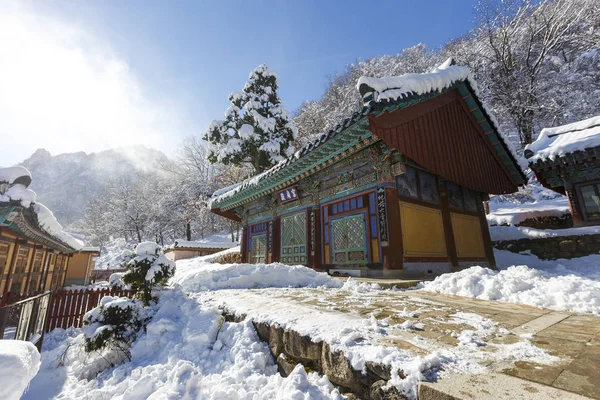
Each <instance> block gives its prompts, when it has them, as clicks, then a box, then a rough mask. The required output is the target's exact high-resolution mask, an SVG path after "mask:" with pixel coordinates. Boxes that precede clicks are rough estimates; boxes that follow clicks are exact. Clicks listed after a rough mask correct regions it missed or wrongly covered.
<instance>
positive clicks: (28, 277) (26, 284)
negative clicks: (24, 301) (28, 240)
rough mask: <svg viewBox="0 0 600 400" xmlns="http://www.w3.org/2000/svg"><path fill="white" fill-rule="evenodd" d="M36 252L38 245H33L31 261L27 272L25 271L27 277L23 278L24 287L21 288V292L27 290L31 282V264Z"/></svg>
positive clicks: (32, 264)
mask: <svg viewBox="0 0 600 400" xmlns="http://www.w3.org/2000/svg"><path fill="white" fill-rule="evenodd" d="M37 252H38V246H37V245H34V246H33V251H32V253H31V261H30V262H29V272H28V273H27V278H26V279H25V287H24V288H23V292H24V293H27V292H29V284H30V283H31V275H33V266H34V264H35V256H36V255H37Z"/></svg>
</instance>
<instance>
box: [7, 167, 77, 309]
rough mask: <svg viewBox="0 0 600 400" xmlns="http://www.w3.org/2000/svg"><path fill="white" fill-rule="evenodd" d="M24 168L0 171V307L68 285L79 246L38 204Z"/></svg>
mask: <svg viewBox="0 0 600 400" xmlns="http://www.w3.org/2000/svg"><path fill="white" fill-rule="evenodd" d="M30 183H31V174H30V173H29V171H28V170H27V169H25V168H23V167H11V168H1V169H0V296H1V300H0V302H1V303H2V304H7V303H8V302H10V298H11V296H12V297H15V296H17V297H18V296H20V295H22V294H26V293H36V292H41V291H45V290H53V289H56V288H59V287H62V286H63V285H64V281H65V277H66V272H67V269H68V266H69V260H70V257H71V255H72V254H73V253H74V252H75V251H76V249H78V248H80V247H81V242H79V241H78V240H77V239H75V238H74V237H72V236H71V235H69V234H67V233H65V232H64V231H63V230H62V227H61V226H60V224H59V223H58V222H57V221H56V219H55V218H54V216H53V214H52V212H51V211H50V210H48V209H47V208H46V207H45V206H44V205H43V204H40V203H36V202H35V193H34V192H33V191H31V190H29V189H28V188H27V187H28V186H29V184H30Z"/></svg>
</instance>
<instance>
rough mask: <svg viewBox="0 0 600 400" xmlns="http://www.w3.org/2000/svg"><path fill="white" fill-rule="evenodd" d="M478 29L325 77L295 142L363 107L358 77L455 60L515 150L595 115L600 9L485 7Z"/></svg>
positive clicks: (566, 0)
mask: <svg viewBox="0 0 600 400" xmlns="http://www.w3.org/2000/svg"><path fill="white" fill-rule="evenodd" d="M474 17H475V18H476V22H477V27H476V28H475V29H473V30H472V31H470V32H467V33H465V34H464V35H463V36H461V37H459V38H456V39H454V40H451V41H450V42H448V43H446V44H445V45H444V46H442V47H441V48H439V49H431V48H428V47H427V46H425V45H423V44H417V45H415V46H413V47H410V48H407V49H403V50H401V51H400V52H399V53H398V54H395V55H382V56H379V57H374V58H372V59H368V60H363V61H360V60H359V61H357V62H355V63H352V64H350V65H348V66H347V68H346V70H345V71H343V72H342V73H339V74H337V75H334V76H332V77H330V80H329V84H328V86H327V88H326V90H325V93H324V94H323V96H322V97H321V98H320V99H318V100H314V101H307V102H305V103H304V104H303V106H302V107H301V108H300V110H298V112H297V113H296V115H295V118H294V121H295V123H296V126H297V127H298V131H299V138H300V139H299V141H300V143H301V144H304V143H306V142H307V141H309V140H310V138H312V137H314V135H316V134H318V133H320V132H323V131H326V130H327V129H329V128H332V127H333V126H335V125H336V124H337V123H338V122H339V121H340V120H343V118H345V117H347V116H349V115H350V114H351V113H352V112H354V111H357V110H359V109H360V107H362V105H363V104H362V100H361V98H360V96H359V94H358V91H357V90H356V82H357V80H358V78H360V77H361V76H373V77H384V76H397V75H402V74H407V73H422V72H427V71H430V70H431V69H433V68H434V67H435V66H437V65H440V64H441V63H443V62H444V61H445V60H446V59H447V58H448V57H453V58H454V60H455V61H456V63H457V64H458V65H466V66H469V67H470V69H471V71H472V73H473V75H474V77H475V80H476V81H477V83H478V86H479V90H480V95H481V96H482V98H483V100H484V101H485V102H486V104H487V105H488V107H489V108H490V110H491V111H492V112H493V113H494V115H495V116H496V118H497V119H498V122H499V123H500V126H501V129H502V130H503V131H504V133H505V134H507V135H508V136H509V137H511V140H512V141H513V142H514V144H516V145H517V146H516V147H517V149H520V148H521V147H522V145H524V144H527V143H530V142H531V141H532V140H534V139H535V135H536V134H537V132H539V131H540V130H541V129H542V128H543V127H548V126H556V125H562V124H564V123H569V122H573V121H577V120H580V119H584V118H587V117H591V116H593V115H597V114H598V113H599V110H600V2H599V1H597V0H554V1H541V2H539V1H532V0H525V1H519V0H507V1H494V0H484V1H482V2H480V3H479V4H478V5H477V6H476V7H475V9H474Z"/></svg>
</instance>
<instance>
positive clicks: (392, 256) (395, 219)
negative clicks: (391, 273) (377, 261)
mask: <svg viewBox="0 0 600 400" xmlns="http://www.w3.org/2000/svg"><path fill="white" fill-rule="evenodd" d="M385 208H386V214H387V230H388V233H387V234H388V243H387V246H385V243H381V245H382V247H381V250H382V251H381V252H382V254H383V268H384V269H402V261H403V254H404V248H403V246H402V228H401V225H400V223H401V221H400V204H399V203H398V193H397V192H396V188H395V187H386V188H385Z"/></svg>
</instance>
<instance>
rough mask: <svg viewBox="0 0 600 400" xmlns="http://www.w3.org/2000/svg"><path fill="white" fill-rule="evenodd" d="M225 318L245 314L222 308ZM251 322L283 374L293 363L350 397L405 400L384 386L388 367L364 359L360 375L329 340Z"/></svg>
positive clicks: (230, 318) (388, 371) (389, 374)
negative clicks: (364, 369) (334, 348)
mask: <svg viewBox="0 0 600 400" xmlns="http://www.w3.org/2000/svg"><path fill="white" fill-rule="evenodd" d="M225 319H226V320H227V321H235V322H239V321H242V320H244V319H245V316H240V315H237V316H236V315H233V314H229V313H228V312H227V311H225ZM253 325H254V329H255V330H256V333H257V334H258V337H259V338H260V339H261V340H262V341H263V342H265V343H268V345H269V349H270V350H271V354H272V355H273V357H274V358H275V360H276V361H277V365H278V368H279V372H280V373H281V375H282V376H288V375H289V374H290V373H291V372H292V371H293V370H294V368H295V367H296V365H298V364H302V365H303V366H304V368H305V369H306V370H307V371H316V372H319V373H321V374H323V375H326V376H327V378H328V379H329V381H330V382H331V383H333V384H334V385H336V386H337V387H338V388H339V389H340V392H341V393H343V394H345V395H346V396H347V398H349V399H372V400H383V399H387V400H400V399H405V397H404V396H402V395H400V394H399V393H398V391H397V390H396V388H394V387H392V388H384V387H385V386H386V384H387V382H388V381H389V380H390V379H391V378H392V372H391V370H390V367H389V366H386V365H381V364H376V363H373V362H367V363H366V374H363V373H362V372H361V371H356V370H355V369H353V368H352V366H351V365H350V361H349V360H348V359H347V358H346V356H345V355H344V353H343V352H341V351H335V350H333V349H332V348H331V347H330V345H329V344H328V343H324V342H313V341H312V340H311V338H310V337H308V336H302V335H300V334H299V333H297V332H295V331H292V330H284V329H283V328H281V327H279V326H277V325H268V324H264V323H257V322H253ZM398 374H399V375H400V377H402V378H404V374H403V372H402V371H398Z"/></svg>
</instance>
